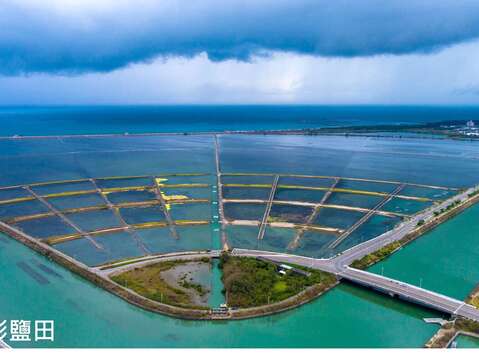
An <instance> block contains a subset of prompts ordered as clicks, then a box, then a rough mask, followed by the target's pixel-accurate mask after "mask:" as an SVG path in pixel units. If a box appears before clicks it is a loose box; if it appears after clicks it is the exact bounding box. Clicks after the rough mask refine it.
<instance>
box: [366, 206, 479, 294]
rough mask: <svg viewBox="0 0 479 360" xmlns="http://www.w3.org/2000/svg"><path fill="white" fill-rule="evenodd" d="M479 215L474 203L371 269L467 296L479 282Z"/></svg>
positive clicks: (411, 282)
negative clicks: (478, 265)
mask: <svg viewBox="0 0 479 360" xmlns="http://www.w3.org/2000/svg"><path fill="white" fill-rule="evenodd" d="M478 219H479V205H474V206H473V207H471V208H469V209H467V210H466V211H465V212H464V213H462V214H461V215H459V216H456V217H454V218H453V219H451V220H449V221H447V222H446V223H444V224H442V225H440V226H439V227H437V228H436V229H434V230H432V231H431V232H429V233H427V234H425V235H424V236H422V237H420V238H419V239H416V240H415V241H413V242H412V243H410V244H409V245H407V246H406V247H404V248H403V249H401V250H400V251H398V252H396V253H395V254H394V255H392V256H391V257H389V258H387V259H386V260H384V261H382V262H380V263H378V264H376V265H374V266H373V267H371V268H370V271H372V272H374V273H378V274H380V273H381V272H382V273H384V275H385V276H388V277H391V278H393V279H398V280H402V281H406V282H408V283H410V284H414V285H417V286H419V285H421V286H422V287H424V288H425V289H428V290H432V291H437V292H439V293H441V294H445V295H448V296H451V297H453V298H456V299H459V300H464V299H465V298H466V297H467V295H469V293H470V292H471V291H472V289H474V287H475V286H477V283H478V282H479V268H478V267H477V259H478V258H479V241H477V237H478V234H479V222H478Z"/></svg>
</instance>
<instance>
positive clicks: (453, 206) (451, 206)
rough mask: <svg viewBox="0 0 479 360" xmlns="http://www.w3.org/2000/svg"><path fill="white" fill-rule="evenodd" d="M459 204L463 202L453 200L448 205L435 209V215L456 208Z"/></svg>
mask: <svg viewBox="0 0 479 360" xmlns="http://www.w3.org/2000/svg"><path fill="white" fill-rule="evenodd" d="M459 204H461V200H456V201H454V202H452V203H451V204H449V205H448V206H446V207H445V208H442V209H440V210H436V211H434V216H439V215H441V214H444V213H445V212H448V211H449V210H452V209H454V208H455V207H457V206H458V205H459Z"/></svg>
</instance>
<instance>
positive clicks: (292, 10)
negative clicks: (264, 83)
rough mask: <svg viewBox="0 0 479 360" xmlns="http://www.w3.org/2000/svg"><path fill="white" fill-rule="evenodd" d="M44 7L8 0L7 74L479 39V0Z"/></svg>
mask: <svg viewBox="0 0 479 360" xmlns="http://www.w3.org/2000/svg"><path fill="white" fill-rule="evenodd" d="M37 4H38V3H37V2H36V1H21V2H20V1H15V0H4V1H2V3H1V4H0V29H2V30H1V31H0V74H3V75H18V74H28V73H37V72H40V73H55V74H58V73H60V74H75V73H85V72H108V71H111V70H114V69H118V68H122V67H125V66H127V65H129V64H131V63H137V62H147V61H151V60H152V59H154V58H156V57H158V56H160V57H172V56H181V57H193V56H195V55H197V54H198V53H202V52H204V53H206V54H207V55H208V57H209V58H210V59H211V60H213V61H222V60H225V59H238V60H244V61H248V60H250V58H251V57H252V56H262V55H265V56H267V55H268V54H269V53H270V52H271V51H284V52H294V53H299V54H310V55H314V56H325V57H355V56H372V55H379V54H408V53H427V52H432V51H436V50H438V49H441V48H443V47H445V46H449V45H452V44H455V43H458V42H463V41H468V40H470V39H474V38H476V37H479V2H478V1H477V0H442V1H439V2H438V1H433V0H422V1H414V0H411V1H404V0H389V1H384V0H355V1H346V0H334V1H331V0H263V1H261V0H228V1H224V2H222V1H216V0H198V1H180V0H164V1H153V0H151V1H150V0H140V1H121V0H118V1H116V2H115V1H114V2H111V3H110V6H102V7H101V8H98V7H97V6H96V5H95V2H88V1H87V2H86V3H85V4H86V5H84V6H83V5H81V3H80V5H77V7H75V8H74V7H73V5H72V2H63V4H62V2H61V1H52V0H45V2H44V3H43V5H42V6H41V7H39V6H38V5H37ZM67 4H70V5H67Z"/></svg>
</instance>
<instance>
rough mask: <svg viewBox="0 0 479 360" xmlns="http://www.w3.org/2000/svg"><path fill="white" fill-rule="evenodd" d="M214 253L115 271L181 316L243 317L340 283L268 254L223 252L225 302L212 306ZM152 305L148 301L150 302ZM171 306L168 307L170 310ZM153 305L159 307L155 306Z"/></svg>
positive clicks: (132, 288)
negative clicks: (247, 255)
mask: <svg viewBox="0 0 479 360" xmlns="http://www.w3.org/2000/svg"><path fill="white" fill-rule="evenodd" d="M214 261H217V260H213V257H208V256H205V257H202V258H198V259H194V260H159V261H158V262H155V263H148V264H146V265H141V264H138V265H137V266H134V267H127V269H125V270H119V271H118V272H113V273H112V274H111V276H110V279H111V280H113V281H114V282H115V283H116V284H118V285H119V286H121V287H122V288H124V289H126V290H127V291H129V292H132V293H134V294H135V295H136V296H139V297H141V298H145V299H148V302H147V303H145V304H148V303H149V302H150V301H152V302H153V303H155V304H157V305H166V306H167V307H163V308H162V310H163V311H165V312H167V313H168V312H169V311H168V308H170V309H178V310H180V309H181V311H178V312H172V313H173V314H177V315H178V314H180V316H179V317H186V318H196V319H210V320H214V319H225V318H228V319H241V318H248V317H254V316H262V315H268V314H273V313H277V312H281V311H285V310H288V309H291V308H294V307H297V306H299V305H302V304H304V303H306V302H309V301H311V300H312V299H314V298H316V297H318V296H319V295H321V294H322V293H323V292H325V291H326V290H328V289H329V288H331V287H332V286H334V285H335V284H336V283H337V279H336V277H335V276H334V275H332V274H329V273H325V272H322V271H320V270H313V269H306V268H303V267H301V266H297V265H294V266H293V265H289V264H283V263H279V262H278V263H276V262H273V261H270V260H267V259H261V258H255V257H244V256H233V255H231V254H230V253H228V252H223V253H222V254H221V255H220V259H219V262H218V261H217V266H218V268H219V269H220V271H221V286H222V287H223V290H222V293H223V294H224V297H225V303H224V304H215V305H212V304H211V303H210V301H209V299H210V295H211V292H212V283H213V282H214V280H213V279H212V268H213V267H214V266H215V263H214ZM146 307H147V308H148V307H149V306H148V305H147V306H146ZM165 309H166V310H165ZM153 310H154V309H153Z"/></svg>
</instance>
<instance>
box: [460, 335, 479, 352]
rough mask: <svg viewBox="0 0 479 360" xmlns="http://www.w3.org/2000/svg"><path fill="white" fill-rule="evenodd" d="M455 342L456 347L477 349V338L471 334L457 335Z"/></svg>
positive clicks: (478, 347) (478, 346)
mask: <svg viewBox="0 0 479 360" xmlns="http://www.w3.org/2000/svg"><path fill="white" fill-rule="evenodd" d="M456 343H457V347H458V348H469V349H479V339H478V338H473V337H471V336H465V335H459V336H458V337H457V338H456Z"/></svg>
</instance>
